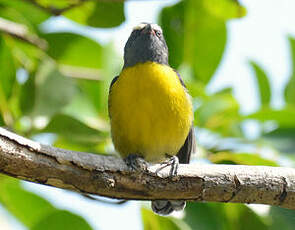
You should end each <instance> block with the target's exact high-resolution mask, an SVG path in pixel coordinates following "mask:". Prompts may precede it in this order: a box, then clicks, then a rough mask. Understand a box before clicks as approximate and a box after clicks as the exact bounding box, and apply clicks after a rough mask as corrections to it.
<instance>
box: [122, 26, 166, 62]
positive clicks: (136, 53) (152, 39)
mask: <svg viewBox="0 0 295 230" xmlns="http://www.w3.org/2000/svg"><path fill="white" fill-rule="evenodd" d="M147 61H152V62H157V63H160V64H165V65H168V48H167V45H166V42H165V39H164V36H163V32H162V29H161V27H160V26H158V25H157V24H150V23H141V24H139V25H138V26H136V27H134V28H133V31H132V33H131V35H130V37H129V39H128V41H127V42H126V45H125V48H124V67H123V68H125V67H128V66H133V65H135V64H137V63H144V62H147Z"/></svg>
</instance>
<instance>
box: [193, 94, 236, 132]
mask: <svg viewBox="0 0 295 230" xmlns="http://www.w3.org/2000/svg"><path fill="white" fill-rule="evenodd" d="M239 121H240V115H239V104H238V102H237V101H236V99H235V98H234V97H233V96H232V95H231V94H229V93H227V92H225V93H217V94H216V95H214V96H211V97H208V98H207V99H205V100H204V101H203V102H202V104H201V105H200V107H198V108H197V110H196V111H195V122H196V124H197V125H198V126H199V127H202V128H207V129H210V130H212V131H214V132H219V133H221V134H222V135H224V136H239V135H240V134H241V130H240V128H239V126H238V124H239Z"/></svg>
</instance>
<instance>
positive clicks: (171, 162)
mask: <svg viewBox="0 0 295 230" xmlns="http://www.w3.org/2000/svg"><path fill="white" fill-rule="evenodd" d="M161 165H162V166H161V167H159V168H158V169H157V170H156V174H158V173H159V172H160V171H161V170H163V169H164V168H167V167H169V166H171V168H170V172H169V177H175V176H177V170H178V166H179V160H178V157H177V156H173V157H171V158H170V159H168V160H166V161H164V162H163V163H161Z"/></svg>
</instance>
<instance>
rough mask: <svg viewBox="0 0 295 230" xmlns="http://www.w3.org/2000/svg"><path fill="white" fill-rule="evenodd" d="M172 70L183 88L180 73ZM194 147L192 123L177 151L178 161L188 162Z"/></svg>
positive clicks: (194, 139)
mask: <svg viewBox="0 0 295 230" xmlns="http://www.w3.org/2000/svg"><path fill="white" fill-rule="evenodd" d="M174 71H175V72H176V74H177V76H178V79H179V81H180V83H181V84H182V85H183V87H184V88H186V86H185V84H184V82H183V80H182V78H181V76H180V74H179V73H178V72H177V71H176V70H174ZM195 148H196V138H195V132H194V126H193V125H192V127H191V129H190V131H189V133H188V135H187V138H186V140H185V142H184V144H183V146H182V147H181V149H180V150H179V151H178V153H177V157H178V159H179V163H181V164H189V161H190V158H191V154H192V153H193V152H194V151H195Z"/></svg>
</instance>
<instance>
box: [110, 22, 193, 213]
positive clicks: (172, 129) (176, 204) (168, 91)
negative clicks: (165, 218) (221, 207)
mask: <svg viewBox="0 0 295 230" xmlns="http://www.w3.org/2000/svg"><path fill="white" fill-rule="evenodd" d="M109 116H110V120H111V134H112V140H113V143H114V146H115V148H116V150H117V151H118V152H119V153H120V155H121V156H122V157H123V158H125V160H126V162H127V163H128V165H129V166H132V165H133V166H134V164H133V162H134V161H135V160H136V159H137V158H139V157H140V158H143V159H144V160H145V161H147V162H154V163H163V162H166V160H167V157H171V158H170V159H169V160H168V161H167V162H168V164H170V165H171V169H172V168H176V169H177V166H178V162H179V163H183V164H188V163H189V160H190V156H191V153H192V152H193V151H194V146H195V138H194V131H193V126H192V124H193V108H192V102H191V98H190V95H189V94H188V92H187V90H186V88H185V85H184V83H183V81H182V79H181V77H180V75H179V74H178V73H177V72H176V71H175V70H174V69H172V68H171V67H170V66H169V64H168V48H167V45H166V42H165V39H164V36H163V33H162V29H161V28H160V26H158V25H156V24H150V23H141V24H139V25H138V26H136V27H135V28H134V29H133V31H132V33H131V35H130V37H129V39H128V41H127V43H126V45H125V48H124V66H123V69H122V71H121V73H120V75H119V76H117V77H115V78H114V79H113V81H112V83H111V86H110V92H109ZM169 162H170V163H169ZM170 173H172V175H175V174H176V173H177V172H176V171H173V170H172V172H171V171H170ZM184 206H185V201H179V200H174V201H172V200H170V201H169V200H155V201H152V209H153V211H154V212H156V213H158V214H160V215H168V214H170V213H171V212H172V211H174V210H182V209H183V208H184Z"/></svg>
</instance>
